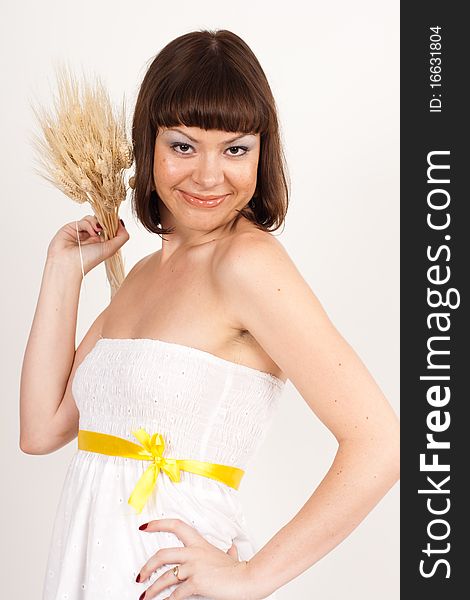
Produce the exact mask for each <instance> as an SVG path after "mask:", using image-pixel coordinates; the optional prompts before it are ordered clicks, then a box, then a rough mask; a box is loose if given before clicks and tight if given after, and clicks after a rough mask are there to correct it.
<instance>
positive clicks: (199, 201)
mask: <svg viewBox="0 0 470 600" xmlns="http://www.w3.org/2000/svg"><path fill="white" fill-rule="evenodd" d="M178 191H179V192H180V194H181V195H182V196H183V198H184V200H186V202H188V203H189V204H191V205H192V206H199V207H201V208H212V207H214V206H219V204H221V203H222V202H223V201H224V199H225V198H226V196H227V194H225V195H224V196H203V197H201V196H193V195H192V194H187V193H186V192H183V190H178Z"/></svg>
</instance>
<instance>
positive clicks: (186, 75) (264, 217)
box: [132, 29, 290, 234]
mask: <svg viewBox="0 0 470 600" xmlns="http://www.w3.org/2000/svg"><path fill="white" fill-rule="evenodd" d="M177 125H186V126H187V127H200V128H201V129H206V130H208V129H219V130H222V131H227V132H240V133H260V156H259V162H258V171H257V185H256V190H255V192H254V194H253V198H252V199H251V200H250V202H249V203H248V204H247V205H246V206H245V207H244V208H243V209H241V210H240V211H239V214H238V215H237V217H236V219H235V221H237V220H238V219H239V217H240V216H241V215H243V216H245V217H246V218H247V219H249V220H250V221H252V222H253V223H255V224H256V225H257V227H258V228H261V229H264V230H266V231H268V230H269V231H274V230H276V229H278V228H279V227H280V226H281V225H282V224H283V222H284V219H285V216H286V213H287V208H288V204H289V194H290V190H289V185H290V183H288V172H287V164H286V160H285V155H284V151H283V148H282V144H281V139H280V130H279V123H278V117H277V109H276V103H275V100H274V97H273V94H272V92H271V88H270V86H269V83H268V81H267V78H266V75H265V74H264V71H263V69H262V68H261V65H260V64H259V62H258V59H257V58H256V56H255V55H254V53H253V52H252V50H251V49H250V48H249V47H248V45H247V44H246V43H245V42H244V41H243V40H242V39H241V38H240V37H239V36H238V35H236V34H234V33H232V32H231V31H228V30H226V29H222V30H216V31H210V30H200V31H193V32H191V33H187V34H184V35H181V36H180V37H178V38H176V39H174V40H173V41H171V42H170V43H169V44H167V45H166V46H165V47H164V48H163V49H162V50H161V51H160V52H159V53H158V54H157V56H156V57H155V58H154V59H153V62H152V63H151V65H150V67H149V68H148V70H147V72H146V74H145V76H144V79H143V81H142V84H141V87H140V90H139V94H138V97H137V102H136V106H135V111H134V117H133V123H132V141H133V145H134V157H135V178H134V190H133V210H134V213H135V215H136V216H137V218H138V219H139V220H140V222H141V223H142V224H143V226H144V227H145V228H146V229H147V230H148V231H151V232H153V233H158V234H166V233H171V231H172V229H171V228H168V229H165V228H163V227H161V221H160V215H159V210H158V202H157V200H158V196H157V192H156V191H155V190H154V189H152V188H153V164H154V151H155V139H156V136H157V133H158V130H159V128H160V127H174V126H177Z"/></svg>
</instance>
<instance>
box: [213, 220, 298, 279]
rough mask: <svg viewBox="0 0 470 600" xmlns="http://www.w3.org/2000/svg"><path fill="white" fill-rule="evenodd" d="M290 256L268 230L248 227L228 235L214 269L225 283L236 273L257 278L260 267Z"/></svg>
mask: <svg viewBox="0 0 470 600" xmlns="http://www.w3.org/2000/svg"><path fill="white" fill-rule="evenodd" d="M282 260H284V261H289V260H290V258H289V256H288V254H287V252H286V250H285V248H284V246H283V245H282V244H281V242H280V241H279V240H278V239H277V238H276V237H275V236H273V235H272V234H271V233H269V232H268V231H260V230H256V229H253V230H248V231H243V232H240V233H238V234H237V235H234V236H233V237H230V238H227V240H225V243H224V244H223V245H221V247H220V248H219V250H218V252H217V255H216V257H215V261H214V263H215V264H214V266H215V269H214V272H215V274H216V277H217V278H218V279H219V281H220V282H221V283H224V282H226V283H229V282H230V281H231V280H232V277H233V276H234V275H240V276H242V277H254V276H256V272H257V271H258V269H259V268H263V267H266V266H268V265H269V264H272V263H273V262H278V261H282Z"/></svg>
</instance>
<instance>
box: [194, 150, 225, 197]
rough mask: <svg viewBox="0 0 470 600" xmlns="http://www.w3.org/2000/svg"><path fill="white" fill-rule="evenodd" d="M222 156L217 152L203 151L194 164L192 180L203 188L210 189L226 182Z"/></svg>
mask: <svg viewBox="0 0 470 600" xmlns="http://www.w3.org/2000/svg"><path fill="white" fill-rule="evenodd" d="M222 160H223V159H222V158H221V157H220V156H217V154H216V153H210V152H206V153H204V152H202V153H201V154H200V156H199V157H198V159H197V162H196V164H195V165H194V170H193V174H192V180H193V182H194V183H195V185H197V186H198V188H201V190H206V191H210V190H211V189H214V188H217V186H220V184H222V183H223V182H224V178H225V175H224V168H223V164H222Z"/></svg>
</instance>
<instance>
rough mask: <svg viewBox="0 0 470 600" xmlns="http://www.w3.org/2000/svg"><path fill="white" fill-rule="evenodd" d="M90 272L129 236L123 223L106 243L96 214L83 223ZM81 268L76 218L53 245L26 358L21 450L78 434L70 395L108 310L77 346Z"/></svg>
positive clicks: (54, 445) (51, 446)
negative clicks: (73, 383)
mask: <svg viewBox="0 0 470 600" xmlns="http://www.w3.org/2000/svg"><path fill="white" fill-rule="evenodd" d="M78 225H79V232H80V242H81V247H82V256H83V265H84V271H85V274H86V273H87V272H89V271H90V270H91V269H92V268H93V267H95V266H96V265H97V264H99V263H100V262H102V261H103V260H106V259H107V258H109V257H110V256H112V255H113V254H114V253H115V252H116V251H117V250H118V249H119V248H120V247H121V246H122V245H123V244H124V243H125V242H126V241H127V240H128V239H129V234H128V233H127V231H126V230H125V228H124V227H123V226H122V225H119V229H118V231H117V233H116V236H115V237H114V238H113V239H111V240H107V241H103V240H102V238H100V236H99V235H98V232H99V227H98V225H97V220H96V217H94V216H87V217H85V218H84V219H82V220H80V221H78ZM81 282H82V272H81V266H80V259H79V255H78V243H77V239H76V230H75V222H72V223H69V224H67V225H65V226H64V227H63V228H61V229H60V230H59V231H58V232H57V234H56V236H55V237H54V239H53V240H52V241H51V244H50V245H49V249H48V253H47V259H46V263H45V266H44V272H43V277H42V282H41V288H40V292H39V298H38V302H37V306H36V311H35V314H34V318H33V323H32V326H31V331H30V334H29V338H28V342H27V345H26V349H25V354H24V358H23V366H22V371H21V382H20V448H21V450H22V451H23V452H26V453H28V454H48V453H50V452H53V451H54V450H57V449H59V448H61V447H62V446H64V445H65V444H67V443H68V442H70V441H71V440H73V439H74V438H75V437H76V436H77V433H78V410H77V407H76V405H75V402H74V400H73V397H72V393H71V383H72V380H73V376H74V374H75V370H76V369H77V367H78V365H79V364H80V362H81V361H82V360H83V358H84V357H85V356H86V354H88V352H89V351H90V350H91V349H92V347H93V346H94V344H95V343H96V341H97V339H98V338H99V334H100V331H101V325H102V320H103V317H104V314H105V312H106V310H107V309H105V310H104V311H103V312H102V313H101V314H100V315H99V316H98V317H97V318H96V320H95V321H94V323H93V324H92V326H91V327H90V329H89V330H88V332H87V334H86V335H85V337H84V338H83V340H82V342H81V343H80V345H79V346H78V348H77V350H75V336H76V326H77V311H78V301H79V296H80V287H81Z"/></svg>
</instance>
